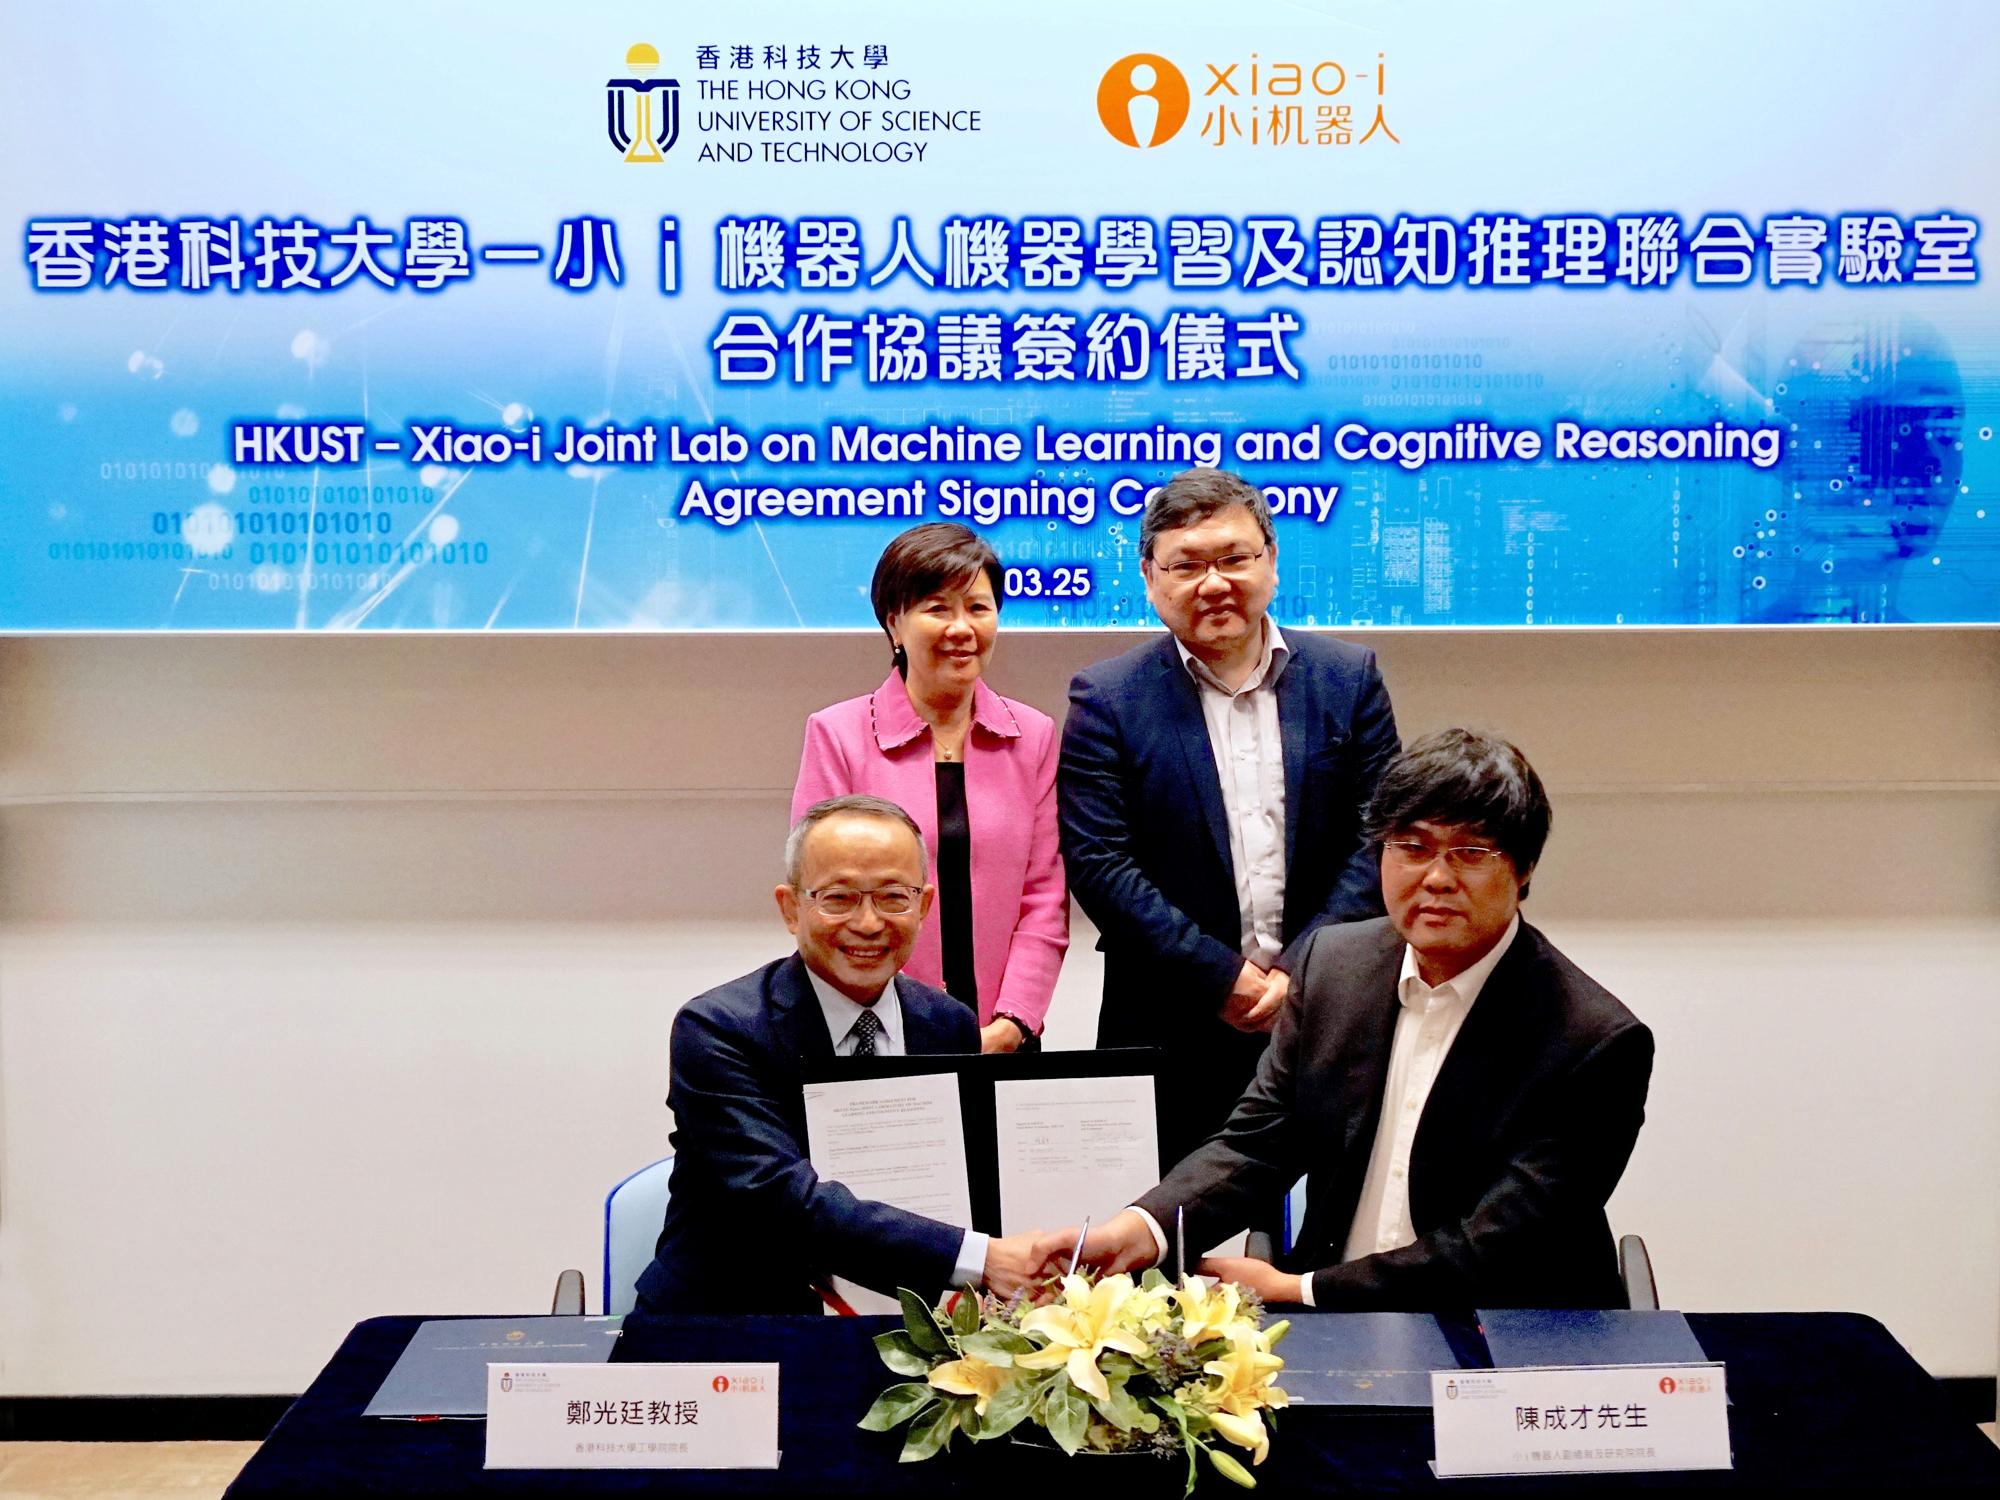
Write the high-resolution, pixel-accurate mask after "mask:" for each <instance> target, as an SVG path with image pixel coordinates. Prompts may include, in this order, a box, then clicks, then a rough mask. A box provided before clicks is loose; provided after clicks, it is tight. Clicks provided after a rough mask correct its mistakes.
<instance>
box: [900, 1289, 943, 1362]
mask: <svg viewBox="0 0 2000 1500" xmlns="http://www.w3.org/2000/svg"><path fill="white" fill-rule="evenodd" d="M896 1300H897V1301H898V1302H900V1303H902V1304H903V1327H904V1328H905V1329H907V1330H908V1331H909V1335H910V1342H912V1343H913V1344H915V1345H916V1346H917V1352H918V1353H919V1354H949V1353H951V1344H950V1343H949V1342H948V1341H947V1340H946V1339H945V1336H944V1329H942V1328H941V1327H939V1326H938V1320H937V1317H936V1315H934V1314H933V1313H932V1312H931V1310H930V1309H929V1308H928V1307H926V1306H924V1299H923V1298H921V1297H919V1296H918V1295H917V1294H916V1293H915V1292H913V1291H911V1290H910V1289H909V1288H908V1287H906V1286H899V1287H897V1288H896Z"/></svg>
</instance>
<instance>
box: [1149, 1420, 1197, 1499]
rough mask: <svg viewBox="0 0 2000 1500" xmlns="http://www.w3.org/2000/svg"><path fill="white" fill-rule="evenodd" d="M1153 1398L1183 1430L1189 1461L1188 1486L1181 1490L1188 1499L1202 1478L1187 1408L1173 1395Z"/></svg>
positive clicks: (1182, 1497) (1182, 1447) (1183, 1439)
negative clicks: (1198, 1467) (1197, 1467)
mask: <svg viewBox="0 0 2000 1500" xmlns="http://www.w3.org/2000/svg"><path fill="white" fill-rule="evenodd" d="M1151 1399H1152V1402H1153V1405H1154V1406H1156V1407H1158V1408H1159V1409H1160V1410H1161V1411H1163V1412H1165V1413H1166V1414H1167V1415H1168V1416H1170V1417H1172V1418H1173V1419H1174V1425H1175V1426H1176V1427H1178V1428H1180V1430H1181V1451H1182V1452H1184V1453H1186V1454H1187V1461H1188V1477H1187V1488H1186V1489H1184V1490H1182V1491H1181V1500H1187V1497H1188V1496H1189V1495H1192V1494H1193V1493H1194V1487H1195V1481H1196V1480H1198V1479H1200V1478H1201V1472H1200V1470H1198V1469H1196V1468H1195V1466H1194V1450H1195V1441H1194V1437H1193V1435H1192V1434H1191V1433H1189V1431H1188V1416H1187V1408H1186V1407H1185V1406H1182V1405H1181V1404H1180V1402H1178V1401H1176V1400H1175V1399H1174V1398H1173V1397H1172V1396H1154V1397H1153V1398H1151Z"/></svg>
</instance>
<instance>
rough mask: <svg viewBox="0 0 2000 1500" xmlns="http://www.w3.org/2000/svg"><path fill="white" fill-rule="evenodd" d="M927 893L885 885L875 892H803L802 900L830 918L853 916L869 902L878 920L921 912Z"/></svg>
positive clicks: (835, 888)
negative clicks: (919, 905) (920, 903)
mask: <svg viewBox="0 0 2000 1500" xmlns="http://www.w3.org/2000/svg"><path fill="white" fill-rule="evenodd" d="M923 894H924V893H923V890H922V888H921V887H919V886H914V885H885V886H882V887H880V888H878V889H876V890H872V891H850V890H848V889H847V888H846V887H844V886H831V887H829V888H828V889H826V890H823V891H800V892H799V899H800V900H801V901H803V902H805V903H806V905H808V906H810V907H812V908H813V909H814V910H815V911H817V912H819V913H820V915H822V916H827V917H851V916H853V915H854V914H855V913H856V912H858V911H860V910H861V903H862V902H864V901H866V902H867V903H868V904H869V905H870V906H872V907H874V908H875V914H876V915H877V916H878V917H906V916H908V915H909V914H910V913H911V912H913V911H915V910H916V909H917V902H918V901H920V900H922V899H923Z"/></svg>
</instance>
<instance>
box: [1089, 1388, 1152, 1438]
mask: <svg viewBox="0 0 2000 1500" xmlns="http://www.w3.org/2000/svg"><path fill="white" fill-rule="evenodd" d="M1090 1404H1091V1405H1092V1406H1094V1407H1096V1408H1097V1410H1098V1414H1099V1415H1100V1416H1102V1417H1103V1418H1104V1420H1105V1421H1107V1422H1109V1423H1110V1424H1111V1425H1112V1426H1113V1427H1116V1428H1117V1429H1118V1430H1119V1431H1120V1432H1130V1431H1131V1430H1132V1429H1133V1428H1134V1427H1137V1426H1139V1424H1140V1422H1141V1421H1142V1420H1143V1418H1144V1417H1145V1415H1146V1414H1145V1413H1144V1412H1143V1411H1141V1410H1140V1409H1139V1403H1138V1402H1137V1401H1134V1400H1133V1399H1132V1393H1131V1392H1130V1391H1128V1390H1126V1389H1125V1387H1124V1386H1122V1385H1114V1386H1112V1387H1111V1394H1110V1395H1109V1396H1107V1397H1106V1398H1105V1399H1104V1400H1102V1401H1100V1400H1098V1399H1097V1397H1095V1396H1092V1397H1091V1398H1090Z"/></svg>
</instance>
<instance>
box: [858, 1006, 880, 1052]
mask: <svg viewBox="0 0 2000 1500" xmlns="http://www.w3.org/2000/svg"><path fill="white" fill-rule="evenodd" d="M881 1034H882V1023H881V1022H880V1021H878V1020H876V1019H875V1012H874V1011H872V1010H864V1011H863V1012H861V1014H860V1015H859V1016H857V1017H856V1018H855V1021H854V1055H855V1056H856V1057H873V1056H874V1055H875V1038H876V1037H878V1036H880V1035H881Z"/></svg>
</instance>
